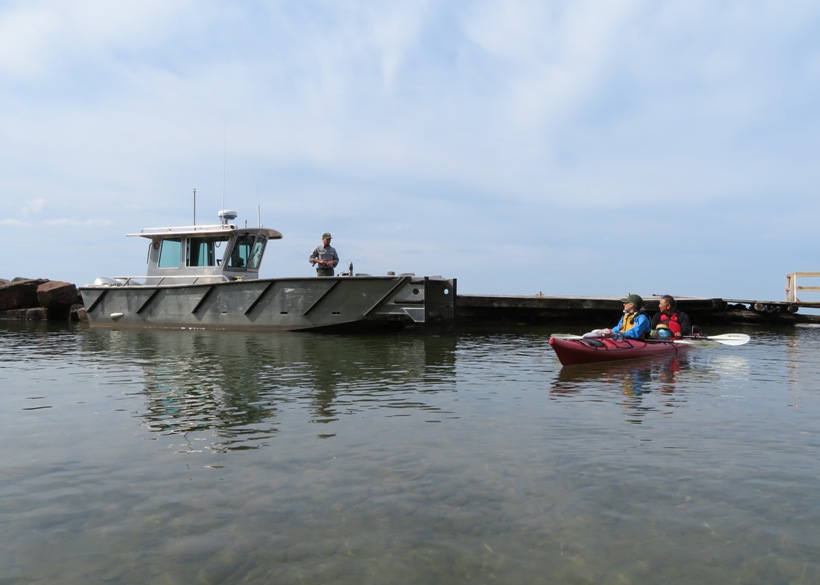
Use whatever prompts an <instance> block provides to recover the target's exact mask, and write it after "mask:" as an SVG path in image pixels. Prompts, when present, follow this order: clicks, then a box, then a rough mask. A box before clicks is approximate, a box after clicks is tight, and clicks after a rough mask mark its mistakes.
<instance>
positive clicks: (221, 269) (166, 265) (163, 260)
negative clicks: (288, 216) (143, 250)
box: [126, 210, 282, 285]
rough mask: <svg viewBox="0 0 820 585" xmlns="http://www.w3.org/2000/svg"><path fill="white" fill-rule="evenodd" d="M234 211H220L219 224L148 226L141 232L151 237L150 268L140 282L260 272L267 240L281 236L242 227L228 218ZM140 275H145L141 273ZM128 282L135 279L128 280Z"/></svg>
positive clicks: (232, 277)
mask: <svg viewBox="0 0 820 585" xmlns="http://www.w3.org/2000/svg"><path fill="white" fill-rule="evenodd" d="M236 217H237V213H236V212H235V211H230V210H223V211H220V212H219V218H220V219H221V220H222V223H221V224H218V225H200V226H187V227H163V228H145V229H143V230H142V231H140V233H138V234H128V235H129V236H139V237H143V238H147V239H149V240H151V243H150V245H149V246H148V272H147V278H146V279H145V282H141V283H139V284H151V285H157V284H163V285H172V284H202V283H212V282H227V281H232V280H250V279H255V278H258V277H259V266H260V265H261V263H262V256H263V255H264V253H265V246H266V245H267V243H268V240H278V239H281V238H282V234H281V233H280V232H278V231H276V230H273V229H268V228H263V227H256V228H249V227H243V228H239V227H237V226H236V225H235V224H232V223H230V222H231V221H233V220H235V219H236ZM141 278H142V277H141ZM131 280H132V279H131V278H128V279H127V281H126V284H137V283H136V282H129V281H131Z"/></svg>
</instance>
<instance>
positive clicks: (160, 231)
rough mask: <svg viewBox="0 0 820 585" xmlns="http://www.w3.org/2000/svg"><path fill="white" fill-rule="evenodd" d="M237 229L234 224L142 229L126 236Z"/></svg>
mask: <svg viewBox="0 0 820 585" xmlns="http://www.w3.org/2000/svg"><path fill="white" fill-rule="evenodd" d="M235 229H237V228H236V226H235V225H234V224H231V223H229V224H224V225H223V224H211V225H188V226H173V227H171V226H169V227H152V228H142V229H141V230H140V232H139V233H138V234H128V235H129V236H152V235H162V234H176V233H180V234H186V233H192V232H220V231H228V230H235Z"/></svg>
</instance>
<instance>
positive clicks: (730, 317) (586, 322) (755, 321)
mask: <svg viewBox="0 0 820 585" xmlns="http://www.w3.org/2000/svg"><path fill="white" fill-rule="evenodd" d="M675 298H676V300H677V301H678V308H679V309H680V310H681V311H683V312H685V313H686V314H687V315H689V318H690V319H691V320H692V323H693V324H695V325H700V326H711V325H784V326H794V325H797V324H803V323H811V324H820V315H812V314H807V313H801V312H800V310H801V309H820V303H817V302H801V301H782V302H780V301H760V300H740V299H721V298H697V297H675ZM659 299H660V296H653V297H644V302H645V306H646V311H647V312H648V313H649V314H653V313H655V312H656V311H657V310H658V300H659ZM622 310H623V303H621V301H620V297H577V296H572V297H558V296H545V295H540V294H539V295H532V296H509V295H464V294H458V295H457V297H456V319H457V321H458V323H459V325H467V326H469V325H476V324H525V325H577V326H588V327H591V328H595V327H604V326H611V325H614V323H615V322H617V320H618V316H619V315H620V313H621V311H622Z"/></svg>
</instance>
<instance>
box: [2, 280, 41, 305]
mask: <svg viewBox="0 0 820 585" xmlns="http://www.w3.org/2000/svg"><path fill="white" fill-rule="evenodd" d="M46 282H48V280H47V279H45V278H15V279H14V280H12V281H11V282H7V283H5V284H0V311H8V310H11V309H26V308H29V307H37V306H39V305H40V301H39V300H38V299H37V287H38V286H40V285H41V284H43V283H46Z"/></svg>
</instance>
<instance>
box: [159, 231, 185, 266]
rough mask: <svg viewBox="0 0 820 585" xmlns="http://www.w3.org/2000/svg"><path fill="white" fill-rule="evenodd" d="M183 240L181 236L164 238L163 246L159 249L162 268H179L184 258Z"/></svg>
mask: <svg viewBox="0 0 820 585" xmlns="http://www.w3.org/2000/svg"><path fill="white" fill-rule="evenodd" d="M181 252H182V240H181V239H180V238H166V239H164V240H162V247H161V248H160V249H159V262H157V266H159V267H160V268H179V264H180V259H181V258H182V255H181Z"/></svg>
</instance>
